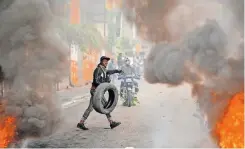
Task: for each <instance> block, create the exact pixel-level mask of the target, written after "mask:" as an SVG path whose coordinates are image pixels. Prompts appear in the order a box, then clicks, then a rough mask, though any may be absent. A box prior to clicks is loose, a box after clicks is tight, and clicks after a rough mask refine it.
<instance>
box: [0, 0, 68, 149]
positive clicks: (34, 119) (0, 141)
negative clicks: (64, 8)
mask: <svg viewBox="0 0 245 149" xmlns="http://www.w3.org/2000/svg"><path fill="white" fill-rule="evenodd" d="M54 5H56V3H55V2H54V0H52V3H51V1H50V0H41V1H40V0H3V1H0V22H1V24H0V65H1V68H2V71H3V73H4V78H3V80H4V81H6V82H7V83H8V84H9V86H10V87H9V89H8V92H7V93H6V96H5V97H4V98H3V99H0V105H1V106H0V147H8V146H9V145H10V143H12V142H13V141H15V140H18V139H23V138H26V137H30V136H31V137H33V136H34V137H40V136H43V135H48V134H50V133H52V132H53V131H54V130H55V128H56V127H57V123H58V122H59V115H60V104H59V101H58V100H57V98H56V96H55V89H54V87H53V86H54V84H55V82H56V81H57V79H60V78H61V77H63V76H64V75H65V73H66V72H65V71H64V70H65V68H66V66H67V61H66V55H67V52H68V47H67V45H66V44H65V43H64V42H63V41H62V40H61V39H60V37H59V35H58V33H57V31H56V28H57V24H56V23H55V21H54V20H56V12H55V11H53V8H54Z"/></svg>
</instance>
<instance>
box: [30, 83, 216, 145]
mask: <svg viewBox="0 0 245 149" xmlns="http://www.w3.org/2000/svg"><path fill="white" fill-rule="evenodd" d="M139 86H140V92H139V95H138V98H139V100H140V102H141V103H140V104H139V105H137V106H135V107H131V108H128V107H123V106H121V104H119V105H118V106H117V108H116V109H115V110H114V111H113V113H112V116H113V119H114V120H117V121H121V122H122V124H121V125H120V126H119V127H117V128H115V129H113V130H111V129H109V124H108V122H107V119H106V116H105V115H101V114H98V113H96V112H95V111H93V112H92V114H91V115H90V117H89V118H88V120H87V121H86V126H87V127H88V128H89V129H90V130H88V131H83V130H79V129H78V128H76V124H77V122H78V121H79V120H80V118H81V116H82V114H83V112H84V111H85V109H86V108H87V106H88V100H83V102H80V103H77V104H74V105H72V106H70V107H68V108H65V109H64V111H63V112H64V113H63V115H64V116H63V117H64V123H63V124H62V125H61V127H60V128H59V131H58V132H57V133H55V134H53V135H52V136H49V137H46V138H42V139H37V140H34V141H33V140H31V141H30V140H29V141H28V147H42V148H45V147H48V148H54V147H56V148H58V147H59V148H116V147H117V148H118V147H120V148H124V147H138V148H140V147H144V148H152V147H213V146H212V144H211V143H210V141H209V140H208V139H207V133H206V131H205V130H206V129H205V127H204V126H203V121H202V120H201V118H200V116H199V114H198V110H197V108H196V106H195V102H194V99H193V98H192V97H191V91H190V87H189V86H188V85H182V86H179V87H174V88H169V87H166V86H164V85H160V84H157V85H151V84H148V83H147V82H145V81H143V80H142V81H140V82H139ZM71 96H72V95H71ZM87 98H88V97H87Z"/></svg>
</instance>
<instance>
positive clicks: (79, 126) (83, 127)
mask: <svg viewBox="0 0 245 149" xmlns="http://www.w3.org/2000/svg"><path fill="white" fill-rule="evenodd" d="M77 128H80V129H82V130H88V128H87V127H86V126H85V125H84V123H77Z"/></svg>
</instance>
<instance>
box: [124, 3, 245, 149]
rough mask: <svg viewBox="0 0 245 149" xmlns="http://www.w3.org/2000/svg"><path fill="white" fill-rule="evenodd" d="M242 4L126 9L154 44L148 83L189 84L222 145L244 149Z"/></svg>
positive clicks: (141, 5) (134, 5)
mask: <svg viewBox="0 0 245 149" xmlns="http://www.w3.org/2000/svg"><path fill="white" fill-rule="evenodd" d="M160 1H161V2H160ZM170 3H172V4H173V5H169V4H170ZM234 3H236V4H235V5H234ZM237 3H239V4H237ZM161 5H163V6H168V5H169V6H170V7H168V9H164V8H165V7H163V6H162V7H161ZM231 5H232V6H231ZM238 6H239V7H238ZM241 6H244V1H243V0H237V1H236V2H234V1H232V3H231V1H226V2H224V1H218V0H216V1H209V0H205V1H204V0H178V1H176V3H173V1H171V2H170V0H155V1H151V0H144V1H141V0H138V1H137V0H135V1H131V0H128V1H126V4H125V9H124V11H125V14H126V17H127V18H128V20H129V21H131V22H133V23H135V24H136V26H137V27H138V31H139V32H140V33H139V35H140V37H142V38H143V39H147V40H149V41H153V42H154V43H155V44H156V45H155V46H154V47H153V48H152V50H151V51H150V53H149V55H148V58H147V60H146V63H145V78H146V80H147V81H148V82H150V83H164V84H168V85H172V86H176V85H181V84H182V83H184V82H187V83H189V84H192V86H193V96H196V97H197V98H198V100H197V103H198V106H199V107H200V109H201V112H202V114H203V117H204V118H205V119H206V120H207V121H208V124H209V127H210V129H211V130H212V132H210V134H211V135H214V136H215V139H216V140H217V141H218V143H217V144H218V145H219V146H220V147H230V148H231V147H244V142H243V140H244V131H243V130H244V129H243V125H244V117H243V114H244V109H243V108H242V107H243V106H244V98H243V92H242V91H243V89H244V85H243V82H244V52H243V47H244V42H243V41H242V43H241V38H243V37H244V36H243V28H242V27H241V26H244V23H243V22H241V21H240V20H241V18H242V19H244V15H241V12H244V7H241ZM234 8H235V9H234ZM183 9H185V10H186V11H180V10H183ZM237 9H239V10H237ZM204 10H205V11H204ZM207 10H209V11H208V12H207ZM233 10H235V11H233ZM183 12H186V13H183ZM129 14H135V15H131V16H130V15H129ZM224 14H226V15H225V16H226V18H224ZM153 16H154V17H153ZM132 18H133V19H132ZM179 19H181V20H182V21H181V22H179V24H178V23H176V20H177V21H178V20H179ZM142 28H144V30H143V29H142ZM180 29H181V30H180ZM159 34H162V36H157V35H159ZM163 34H164V35H163ZM154 35H155V36H154ZM166 36H167V37H166ZM240 92H242V93H240ZM232 96H234V97H233V98H232ZM237 96H238V97H237ZM224 136H226V137H224Z"/></svg>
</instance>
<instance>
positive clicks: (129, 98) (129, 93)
mask: <svg viewBox="0 0 245 149" xmlns="http://www.w3.org/2000/svg"><path fill="white" fill-rule="evenodd" d="M127 100H128V107H131V105H132V100H133V95H132V92H131V91H128V92H127Z"/></svg>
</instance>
